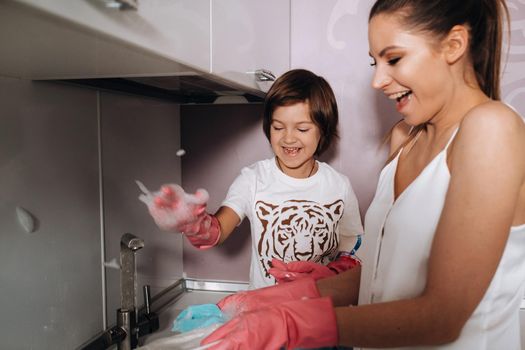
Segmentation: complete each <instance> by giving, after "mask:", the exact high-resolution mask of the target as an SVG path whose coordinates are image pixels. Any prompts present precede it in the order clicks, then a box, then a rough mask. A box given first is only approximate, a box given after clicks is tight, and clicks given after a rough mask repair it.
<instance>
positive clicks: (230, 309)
mask: <svg viewBox="0 0 525 350" xmlns="http://www.w3.org/2000/svg"><path fill="white" fill-rule="evenodd" d="M319 296H320V294H319V290H318V289H317V285H316V284H315V281H314V280H313V279H311V278H302V279H300V280H297V281H294V282H290V283H285V284H282V285H281V284H279V285H276V286H270V287H265V288H260V289H254V290H250V291H246V292H238V293H235V294H232V295H229V296H227V297H226V298H224V299H222V300H221V301H219V302H218V303H217V306H218V307H219V308H220V309H221V311H222V312H223V313H225V314H226V315H228V316H232V317H233V316H236V315H238V314H240V313H242V312H250V311H255V310H258V309H262V308H266V307H268V306H271V305H275V304H280V303H284V302H288V301H294V300H302V299H314V298H319Z"/></svg>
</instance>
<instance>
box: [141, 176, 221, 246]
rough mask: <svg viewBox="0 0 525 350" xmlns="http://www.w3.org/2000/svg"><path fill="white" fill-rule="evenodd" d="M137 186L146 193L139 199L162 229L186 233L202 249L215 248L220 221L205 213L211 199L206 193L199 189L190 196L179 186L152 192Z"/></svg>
mask: <svg viewBox="0 0 525 350" xmlns="http://www.w3.org/2000/svg"><path fill="white" fill-rule="evenodd" d="M137 184H138V185H139V187H140V189H141V190H142V192H143V194H141V195H140V196H139V199H140V200H141V201H142V202H144V203H146V205H147V206H148V210H149V213H150V214H151V216H152V217H153V219H154V220H155V223H156V224H157V226H159V227H160V228H161V229H163V230H165V231H172V232H180V233H183V234H184V235H186V237H187V238H188V240H189V241H190V243H191V244H193V245H194V246H195V247H197V248H199V249H206V248H210V247H213V246H215V245H216V244H217V243H218V242H219V238H220V225H219V221H218V220H217V218H216V217H215V216H213V215H210V214H208V213H207V212H206V203H207V202H208V199H209V195H208V192H206V190H203V189H199V190H197V191H196V192H195V194H188V193H186V192H184V190H183V189H182V187H180V186H179V185H173V184H171V185H163V186H162V187H161V189H160V191H158V192H155V193H151V192H150V191H148V189H147V188H146V187H145V186H144V185H142V184H141V183H140V182H138V181H137Z"/></svg>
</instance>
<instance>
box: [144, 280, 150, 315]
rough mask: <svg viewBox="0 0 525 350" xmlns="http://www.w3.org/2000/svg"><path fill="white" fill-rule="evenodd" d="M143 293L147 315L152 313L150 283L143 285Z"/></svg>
mask: <svg viewBox="0 0 525 350" xmlns="http://www.w3.org/2000/svg"><path fill="white" fill-rule="evenodd" d="M142 294H143V295H144V309H145V311H146V315H148V314H150V313H151V309H150V304H151V288H150V286H149V284H145V285H144V286H142Z"/></svg>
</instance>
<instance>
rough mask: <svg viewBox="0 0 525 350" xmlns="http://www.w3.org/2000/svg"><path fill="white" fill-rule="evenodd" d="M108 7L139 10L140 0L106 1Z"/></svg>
mask: <svg viewBox="0 0 525 350" xmlns="http://www.w3.org/2000/svg"><path fill="white" fill-rule="evenodd" d="M106 7H111V8H117V9H119V10H138V8H139V0H109V1H108V0H106Z"/></svg>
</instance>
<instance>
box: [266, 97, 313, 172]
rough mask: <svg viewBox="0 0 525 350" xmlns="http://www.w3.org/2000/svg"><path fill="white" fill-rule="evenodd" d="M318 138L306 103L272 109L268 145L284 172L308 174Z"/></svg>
mask: <svg viewBox="0 0 525 350" xmlns="http://www.w3.org/2000/svg"><path fill="white" fill-rule="evenodd" d="M320 139H321V132H320V130H319V127H318V126H317V125H316V124H315V123H314V122H313V121H312V119H311V118H310V108H309V106H308V103H306V102H298V103H295V104H293V105H289V106H280V107H277V108H276V109H275V111H274V112H273V115H272V124H271V127H270V144H271V146H272V149H273V152H274V153H275V155H276V156H277V158H278V160H279V165H280V166H281V168H282V170H283V172H284V173H285V174H287V175H289V176H292V177H297V178H306V177H308V176H309V174H310V172H311V170H312V167H313V166H314V164H315V163H314V158H313V156H314V154H315V151H316V150H317V146H318V144H319V140H320Z"/></svg>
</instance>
